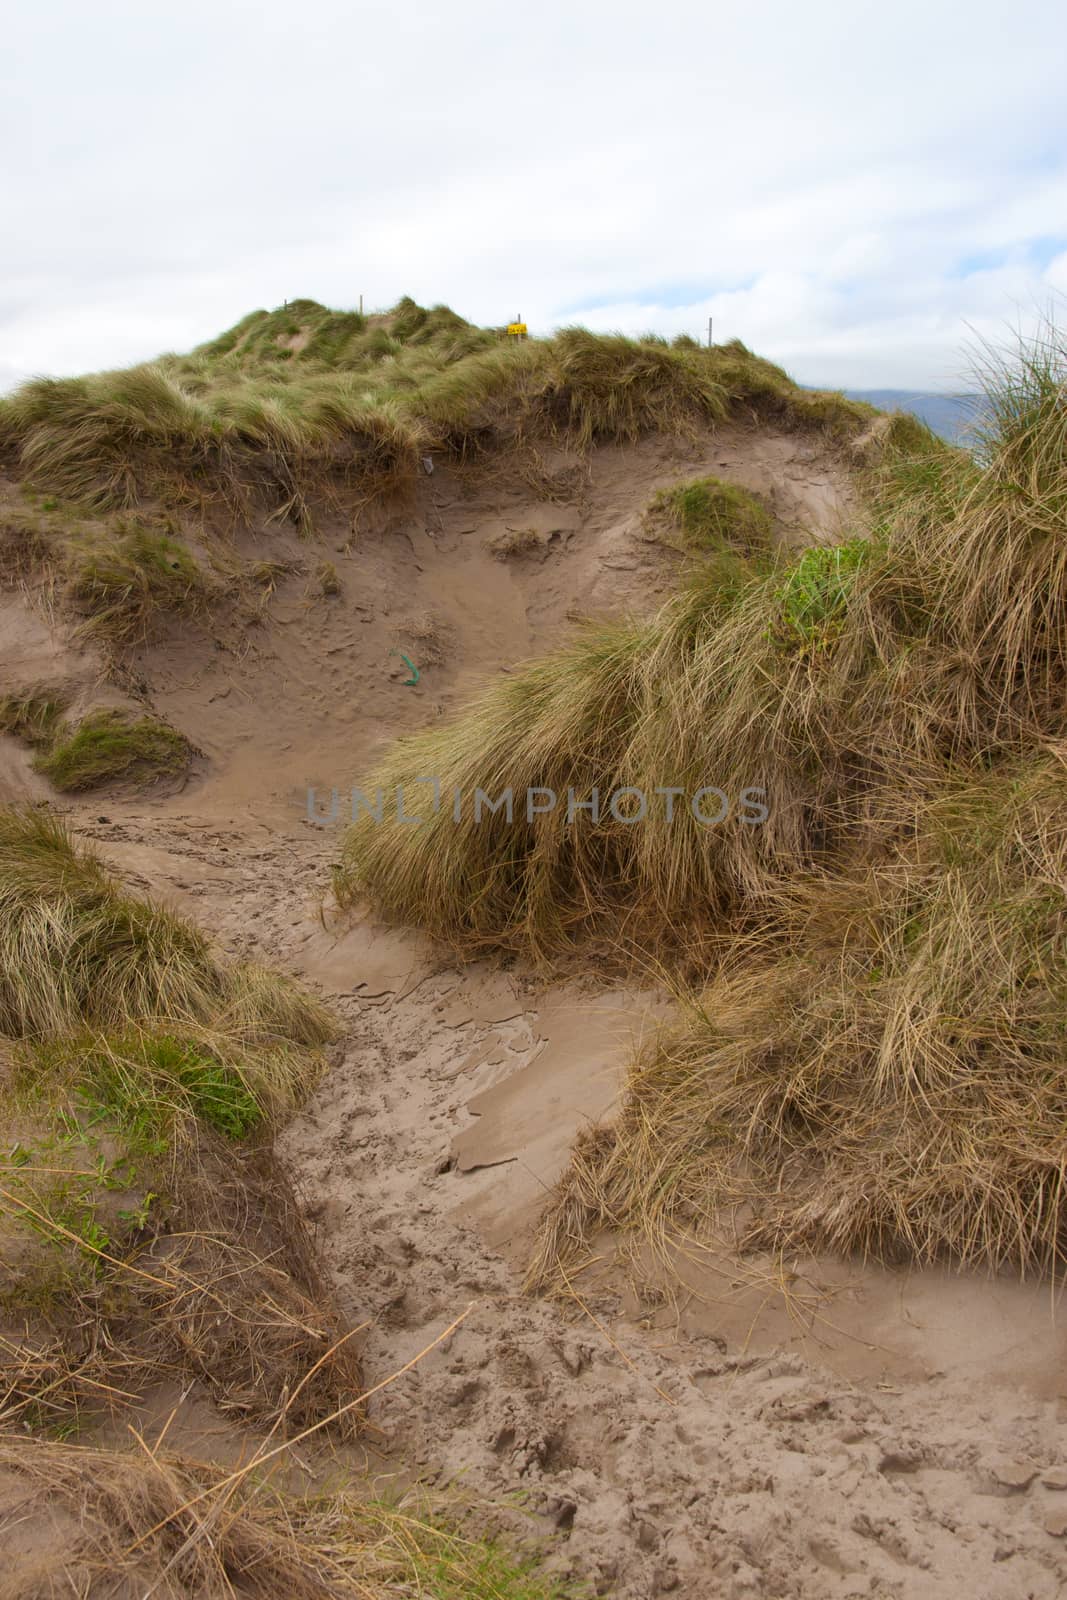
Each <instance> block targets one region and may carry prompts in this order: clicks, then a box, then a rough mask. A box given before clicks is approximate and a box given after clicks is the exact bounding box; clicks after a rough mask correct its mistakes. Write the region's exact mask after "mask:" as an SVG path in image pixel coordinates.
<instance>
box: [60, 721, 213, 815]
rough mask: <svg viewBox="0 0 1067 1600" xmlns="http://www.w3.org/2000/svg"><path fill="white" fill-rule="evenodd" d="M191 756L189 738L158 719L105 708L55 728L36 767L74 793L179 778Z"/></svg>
mask: <svg viewBox="0 0 1067 1600" xmlns="http://www.w3.org/2000/svg"><path fill="white" fill-rule="evenodd" d="M191 754H192V751H191V748H190V745H189V741H188V739H186V738H185V737H184V735H183V734H180V733H178V732H177V730H176V729H174V728H171V727H169V726H168V725H167V723H165V722H160V721H159V720H158V718H156V717H137V718H134V717H132V716H130V714H129V713H127V712H124V711H107V710H105V711H92V712H90V713H89V714H88V715H87V716H86V717H84V718H83V719H82V721H81V722H79V723H78V724H77V725H76V726H75V727H73V728H69V729H68V728H65V727H64V728H59V729H58V730H56V731H55V733H54V736H53V739H52V742H51V744H50V745H49V747H48V749H47V750H46V751H44V752H42V753H41V754H40V755H38V756H37V757H36V759H35V760H34V766H35V767H36V769H37V771H38V772H40V773H41V775H42V776H43V777H45V778H47V779H48V780H49V782H50V783H52V784H53V785H54V786H55V788H57V789H59V790H60V791H61V792H62V793H64V794H72V793H77V792H80V791H81V790H84V789H95V788H98V787H99V786H100V785H101V784H105V783H115V782H118V781H119V780H125V781H128V782H134V783H136V784H138V785H146V784H151V783H154V782H156V781H157V780H158V779H160V778H166V777H176V776H180V775H181V774H182V773H183V772H185V771H186V770H187V768H188V766H189V761H190V757H191Z"/></svg>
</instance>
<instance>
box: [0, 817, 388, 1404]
mask: <svg viewBox="0 0 1067 1600" xmlns="http://www.w3.org/2000/svg"><path fill="white" fill-rule="evenodd" d="M334 1031H335V1030H334V1025H333V1023H332V1020H331V1018H330V1017H329V1016H328V1014H327V1013H326V1012H325V1011H324V1010H323V1008H322V1007H321V1006H320V1005H319V1004H318V1003H317V1002H316V1001H315V1000H313V999H312V998H311V997H310V996H308V995H306V994H304V993H303V992H302V991H300V990H298V989H297V988H296V987H295V986H294V985H292V984H290V983H289V982H288V981H287V980H285V979H283V978H280V977H278V976H276V975H274V974H271V973H268V972H266V971H265V970H263V969H261V968H257V967H254V966H249V965H226V964H224V963H223V962H221V961H220V960H219V958H218V957H217V956H216V955H215V953H214V952H213V951H212V949H211V948H210V946H209V945H208V943H207V941H206V940H205V938H204V937H203V935H201V934H200V933H199V932H198V931H197V930H196V929H195V928H193V927H192V926H191V925H190V924H188V923H187V922H185V921H184V920H183V919H182V918H180V917H177V916H175V915H174V914H173V913H171V912H169V911H166V910H164V909H163V908H161V907H158V906H155V905H153V904H152V903H151V902H149V901H145V900H141V899H138V898H136V897H134V896H131V895H128V894H126V893H125V892H124V891H123V890H122V889H121V888H120V887H119V886H118V885H117V884H116V883H115V881H114V880H113V879H112V878H111V876H110V875H109V874H108V873H107V872H106V870H105V869H104V867H103V866H102V864H101V862H100V861H99V859H98V858H97V857H96V856H95V855H94V854H92V852H90V851H89V850H87V849H85V848H84V847H79V846H77V845H76V844H75V843H74V842H73V840H72V839H71V837H70V835H69V834H68V833H67V831H66V829H65V828H64V827H63V826H62V825H61V824H59V823H58V822H56V821H55V820H54V819H52V818H51V817H49V816H48V815H47V814H46V813H44V812H40V811H29V812H15V811H4V812H0V1041H3V1040H6V1041H8V1042H7V1043H6V1044H5V1045H4V1055H5V1058H6V1059H5V1071H4V1079H3V1083H2V1085H0V1115H2V1117H3V1121H4V1124H5V1127H6V1130H7V1137H6V1139H5V1144H6V1155H5V1159H4V1161H3V1163H0V1166H2V1167H3V1171H2V1172H0V1244H2V1249H0V1254H2V1256H3V1260H4V1264H5V1271H4V1273H3V1275H2V1276H0V1305H2V1307H3V1310H4V1313H5V1338H4V1340H3V1341H2V1342H0V1367H2V1370H3V1385H2V1387H3V1391H4V1393H5V1395H6V1398H5V1400H4V1402H3V1416H4V1418H5V1420H6V1421H7V1422H8V1423H12V1422H13V1421H15V1420H19V1421H25V1422H28V1423H29V1424H30V1425H32V1426H43V1427H50V1428H53V1429H54V1428H57V1427H58V1428H69V1427H71V1426H77V1425H80V1420H81V1418H82V1417H83V1416H84V1415H89V1416H91V1415H94V1414H95V1413H96V1412H98V1411H99V1410H100V1409H101V1408H102V1407H104V1406H115V1405H121V1403H122V1402H123V1401H124V1400H130V1399H135V1398H136V1393H137V1392H138V1389H139V1388H143V1387H144V1386H145V1385H146V1384H153V1383H156V1382H158V1381H160V1379H161V1378H162V1377H165V1376H167V1375H170V1376H172V1377H174V1378H175V1379H176V1380H179V1379H180V1380H182V1381H187V1380H188V1379H189V1377H190V1376H192V1377H195V1378H196V1379H198V1380H199V1381H200V1383H201V1384H202V1385H203V1386H204V1387H205V1389H206V1390H207V1391H208V1392H209V1393H211V1394H212V1395H213V1396H214V1398H215V1399H216V1402H217V1403H218V1404H219V1405H220V1406H221V1407H222V1408H223V1409H225V1410H227V1411H230V1412H234V1413H236V1414H238V1415H239V1416H241V1417H243V1418H253V1419H258V1420H276V1419H277V1417H278V1414H279V1413H278V1407H279V1406H280V1405H282V1404H284V1403H285V1400H286V1397H287V1396H288V1397H290V1398H292V1397H294V1396H295V1394H296V1391H297V1389H298V1388H299V1390H300V1394H301V1397H302V1398H301V1400H300V1404H299V1406H296V1408H295V1411H294V1413H293V1414H294V1416H295V1417H297V1418H304V1417H311V1416H314V1415H321V1414H323V1411H324V1410H325V1411H326V1412H328V1411H329V1410H330V1409H331V1407H333V1406H334V1404H335V1403H336V1402H337V1399H338V1396H339V1395H340V1394H344V1393H351V1391H352V1386H353V1384H354V1383H355V1382H356V1381H357V1379H358V1368H357V1367H356V1365H355V1361H354V1356H353V1355H352V1353H351V1351H350V1350H349V1348H348V1347H347V1345H345V1344H343V1343H342V1345H341V1346H340V1347H339V1348H338V1349H337V1351H335V1352H333V1353H332V1354H331V1353H330V1352H331V1350H332V1347H333V1345H334V1344H335V1342H336V1340H337V1338H338V1336H339V1329H338V1327H337V1324H336V1319H335V1317H334V1316H333V1313H332V1312H331V1311H330V1309H329V1303H328V1297H327V1296H326V1294H325V1291H324V1289H323V1286H322V1284H321V1283H320V1282H319V1280H318V1276H317V1272H316V1269H315V1265H314V1256H313V1252H312V1250H311V1247H310V1243H309V1241H308V1239H307V1237H306V1234H305V1232H304V1229H303V1225H302V1224H301V1221H300V1218H299V1213H298V1211H297V1208H296V1205H295V1202H294V1201H293V1199H292V1196H291V1194H290V1193H289V1190H288V1186H287V1183H286V1181H285V1178H284V1175H283V1174H282V1173H281V1172H280V1171H279V1170H278V1168H277V1166H276V1164H275V1163H274V1161H273V1158H272V1157H271V1154H270V1148H269V1134H270V1130H271V1128H272V1126H274V1125H275V1124H276V1123H277V1121H278V1120H279V1119H280V1118H281V1117H282V1116H284V1115H285V1114H286V1113H287V1112H288V1111H289V1110H291V1109H292V1108H293V1107H294V1106H295V1105H296V1104H297V1103H299V1102H300V1101H301V1100H302V1099H303V1098H304V1097H305V1096H306V1095H307V1093H308V1092H309V1091H310V1089H311V1087H312V1086H313V1084H314V1083H315V1081H316V1079H317V1077H318V1075H319V1073H320V1071H321V1069H322V1065H323V1061H322V1047H323V1046H324V1045H325V1044H326V1043H327V1042H328V1041H329V1040H330V1039H331V1038H332V1037H333V1035H334ZM20 1323H21V1324H22V1328H23V1332H22V1336H21V1337H19V1338H14V1337H8V1336H7V1331H8V1330H10V1329H11V1328H12V1327H13V1326H15V1325H18V1324H20ZM320 1362H321V1364H320ZM305 1378H306V1379H307V1381H306V1382H303V1380H304V1379H305ZM294 1404H295V1402H294ZM351 1420H353V1421H354V1420H355V1419H354V1418H353V1419H351Z"/></svg>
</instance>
